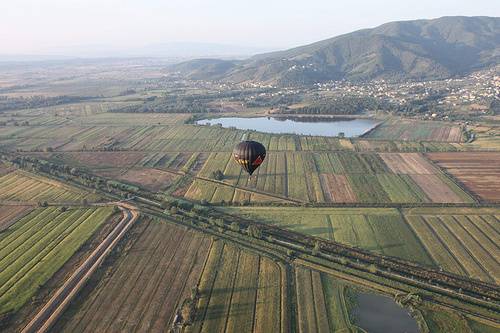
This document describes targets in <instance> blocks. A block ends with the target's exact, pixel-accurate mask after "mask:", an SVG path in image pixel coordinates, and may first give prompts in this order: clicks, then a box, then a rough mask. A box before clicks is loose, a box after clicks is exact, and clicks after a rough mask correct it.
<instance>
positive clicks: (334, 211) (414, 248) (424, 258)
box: [226, 207, 434, 265]
mask: <svg viewBox="0 0 500 333" xmlns="http://www.w3.org/2000/svg"><path fill="white" fill-rule="evenodd" d="M226 210H227V211H228V212H230V213H234V214H241V215H243V216H245V217H248V218H251V219H254V220H257V221H259V222H263V223H269V224H272V225H276V226H280V227H283V228H287V229H290V230H293V231H296V232H301V233H304V234H307V235H313V236H319V237H323V238H325V239H330V240H334V241H337V242H341V243H345V244H349V245H353V246H358V247H361V248H364V249H367V250H371V251H374V252H377V253H381V254H385V255H389V256H395V257H400V258H403V259H407V260H411V261H416V262H419V263H421V264H425V265H433V264H434V262H433V260H432V259H431V257H430V256H429V254H428V253H427V251H426V250H425V249H424V248H423V246H422V245H421V243H420V242H419V240H418V238H417V237H416V236H415V235H414V233H413V232H412V231H411V229H410V228H409V227H408V225H407V224H406V223H405V221H404V220H403V217H402V216H401V214H400V213H399V212H398V210H396V209H392V208H277V207H241V208H226Z"/></svg>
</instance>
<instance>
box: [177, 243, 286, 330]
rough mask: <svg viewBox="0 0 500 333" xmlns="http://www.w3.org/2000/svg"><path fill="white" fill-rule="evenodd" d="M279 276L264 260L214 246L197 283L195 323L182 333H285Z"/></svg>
mask: <svg viewBox="0 0 500 333" xmlns="http://www.w3.org/2000/svg"><path fill="white" fill-rule="evenodd" d="M282 274H284V272H283V271H282V269H281V266H280V265H278V264H277V263H275V262H273V261H272V260H270V259H268V258H265V257H261V256H259V255H256V254H252V253H249V252H245V251H242V250H240V249H238V248H237V247H235V246H233V245H230V244H226V243H223V242H220V241H218V242H215V243H214V244H213V245H212V248H211V250H210V255H209V257H208V261H207V263H206V265H205V269H204V270H203V274H202V276H201V279H200V282H199V289H200V299H199V301H198V304H197V306H196V309H197V312H196V319H195V321H194V323H193V325H192V326H188V327H187V329H186V332H224V331H227V332H252V331H253V332H280V331H281V332H286V329H285V328H284V326H283V325H285V323H282V321H281V317H282V311H284V310H283V309H282V297H283V295H282V294H281V290H282V286H281V281H282V276H281V275H282ZM285 281H286V280H285Z"/></svg>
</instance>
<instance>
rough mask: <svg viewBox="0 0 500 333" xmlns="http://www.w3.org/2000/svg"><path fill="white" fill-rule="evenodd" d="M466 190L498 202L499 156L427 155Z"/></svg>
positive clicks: (468, 154) (484, 154) (477, 154)
mask: <svg viewBox="0 0 500 333" xmlns="http://www.w3.org/2000/svg"><path fill="white" fill-rule="evenodd" d="M428 156H429V158H431V159H432V160H433V161H434V162H436V163H437V164H438V165H439V166H440V167H442V168H444V169H446V171H447V172H449V173H450V174H452V175H453V176H454V177H455V178H457V179H458V180H459V181H460V182H461V183H463V184H464V185H465V186H467V188H469V189H470V190H472V191H473V192H475V193H476V194H478V195H479V196H480V197H481V198H483V199H485V200H487V201H492V202H500V191H499V190H498V189H499V188H500V154H496V153H472V152H470V153H467V154H464V153H433V154H428Z"/></svg>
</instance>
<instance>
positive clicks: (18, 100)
mask: <svg viewBox="0 0 500 333" xmlns="http://www.w3.org/2000/svg"><path fill="white" fill-rule="evenodd" d="M89 98H90V97H81V96H55V97H46V96H30V97H5V96H0V112H2V111H9V110H24V109H34V108H41V107H47V106H54V105H60V104H68V103H77V102H81V101H83V100H86V99H89Z"/></svg>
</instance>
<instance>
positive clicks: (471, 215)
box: [404, 208, 500, 283]
mask: <svg viewBox="0 0 500 333" xmlns="http://www.w3.org/2000/svg"><path fill="white" fill-rule="evenodd" d="M499 215H500V210H498V209H493V208H492V209H486V208H484V209H472V208H471V209H465V208H464V209H442V208H414V209H409V210H407V211H406V212H405V214H404V216H405V219H406V221H407V222H408V225H409V226H410V227H411V228H412V229H413V231H414V232H415V234H416V235H417V236H418V237H419V239H420V240H421V242H422V244H423V245H424V247H425V248H426V250H427V252H428V253H429V254H430V256H431V257H432V258H433V260H434V261H435V262H436V263H438V264H439V265H440V266H441V267H443V268H444V269H446V270H448V271H450V272H454V273H458V274H463V275H468V276H471V277H473V278H476V279H480V280H483V281H488V282H494V283H498V282H499V280H500V274H499V271H498V267H499V262H498V258H499V256H500V248H499V246H498V244H500V234H499V232H498V228H499V226H500V221H499V219H498V216H499Z"/></svg>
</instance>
